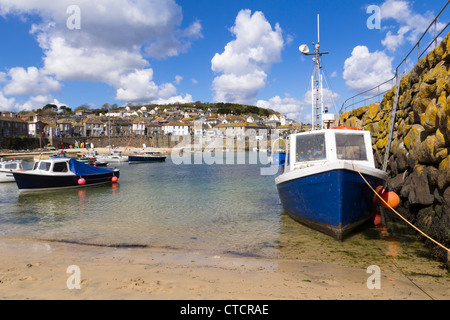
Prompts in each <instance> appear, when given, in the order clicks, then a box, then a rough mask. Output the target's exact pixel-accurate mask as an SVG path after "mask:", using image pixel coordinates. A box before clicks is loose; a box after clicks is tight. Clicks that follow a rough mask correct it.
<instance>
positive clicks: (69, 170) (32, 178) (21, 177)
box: [13, 157, 120, 192]
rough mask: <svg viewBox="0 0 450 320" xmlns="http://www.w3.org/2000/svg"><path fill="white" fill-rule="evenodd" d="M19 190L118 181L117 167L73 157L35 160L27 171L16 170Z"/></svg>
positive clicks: (53, 188)
mask: <svg viewBox="0 0 450 320" xmlns="http://www.w3.org/2000/svg"><path fill="white" fill-rule="evenodd" d="M13 175H14V178H15V181H16V183H17V187H18V188H19V191H21V192H22V191H44V190H55V189H65V188H76V187H84V186H93V185H99V184H103V183H114V182H117V181H118V179H119V176H120V172H119V170H118V169H115V168H99V167H94V166H91V165H89V164H86V163H82V162H80V161H77V160H75V159H72V158H64V157H54V158H49V159H42V160H38V161H35V163H34V165H33V168H32V169H31V170H27V171H14V172H13Z"/></svg>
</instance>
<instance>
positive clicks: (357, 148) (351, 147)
mask: <svg viewBox="0 0 450 320" xmlns="http://www.w3.org/2000/svg"><path fill="white" fill-rule="evenodd" d="M336 148H337V158H338V159H339V160H355V161H366V160H367V153H366V145H365V143H364V135H353V134H352V135H350V134H336Z"/></svg>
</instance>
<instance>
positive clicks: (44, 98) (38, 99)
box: [16, 95, 65, 110]
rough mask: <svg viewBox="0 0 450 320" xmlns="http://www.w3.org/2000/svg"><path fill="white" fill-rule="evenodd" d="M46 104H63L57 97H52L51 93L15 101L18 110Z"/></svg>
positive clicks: (37, 107) (36, 107) (35, 107)
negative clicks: (23, 100)
mask: <svg viewBox="0 0 450 320" xmlns="http://www.w3.org/2000/svg"><path fill="white" fill-rule="evenodd" d="M47 104H54V105H56V106H57V107H60V106H63V105H65V104H64V103H61V102H59V101H58V100H57V99H55V98H53V97H52V96H51V95H39V96H33V97H30V98H29V99H28V101H26V102H24V103H17V104H16V108H17V109H18V110H36V109H39V108H42V107H43V106H45V105H47Z"/></svg>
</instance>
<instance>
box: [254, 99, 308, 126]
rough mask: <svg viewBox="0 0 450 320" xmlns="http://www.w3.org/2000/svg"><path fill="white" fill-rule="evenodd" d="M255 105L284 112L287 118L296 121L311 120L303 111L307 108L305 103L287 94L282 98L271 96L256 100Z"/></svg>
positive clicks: (304, 121)
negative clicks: (267, 98) (266, 98)
mask: <svg viewBox="0 0 450 320" xmlns="http://www.w3.org/2000/svg"><path fill="white" fill-rule="evenodd" d="M256 106H257V107H260V108H265V109H272V110H275V111H278V112H280V113H281V114H284V115H285V116H286V117H287V118H289V119H294V120H296V121H297V122H303V123H306V122H311V119H307V118H306V115H305V114H304V111H305V110H307V108H306V107H305V104H304V103H303V102H301V101H299V100H297V99H295V98H293V97H291V96H289V95H286V96H285V97H284V98H281V97H280V96H276V97H273V98H271V99H269V100H268V101H266V100H258V102H257V103H256Z"/></svg>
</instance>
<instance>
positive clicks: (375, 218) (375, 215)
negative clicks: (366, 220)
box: [373, 211, 381, 226]
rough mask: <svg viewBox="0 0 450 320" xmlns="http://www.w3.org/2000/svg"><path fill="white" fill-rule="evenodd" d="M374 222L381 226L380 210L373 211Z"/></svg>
mask: <svg viewBox="0 0 450 320" xmlns="http://www.w3.org/2000/svg"><path fill="white" fill-rule="evenodd" d="M373 224H374V225H375V226H379V225H380V224H381V213H380V212H378V211H375V212H374V213H373Z"/></svg>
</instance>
